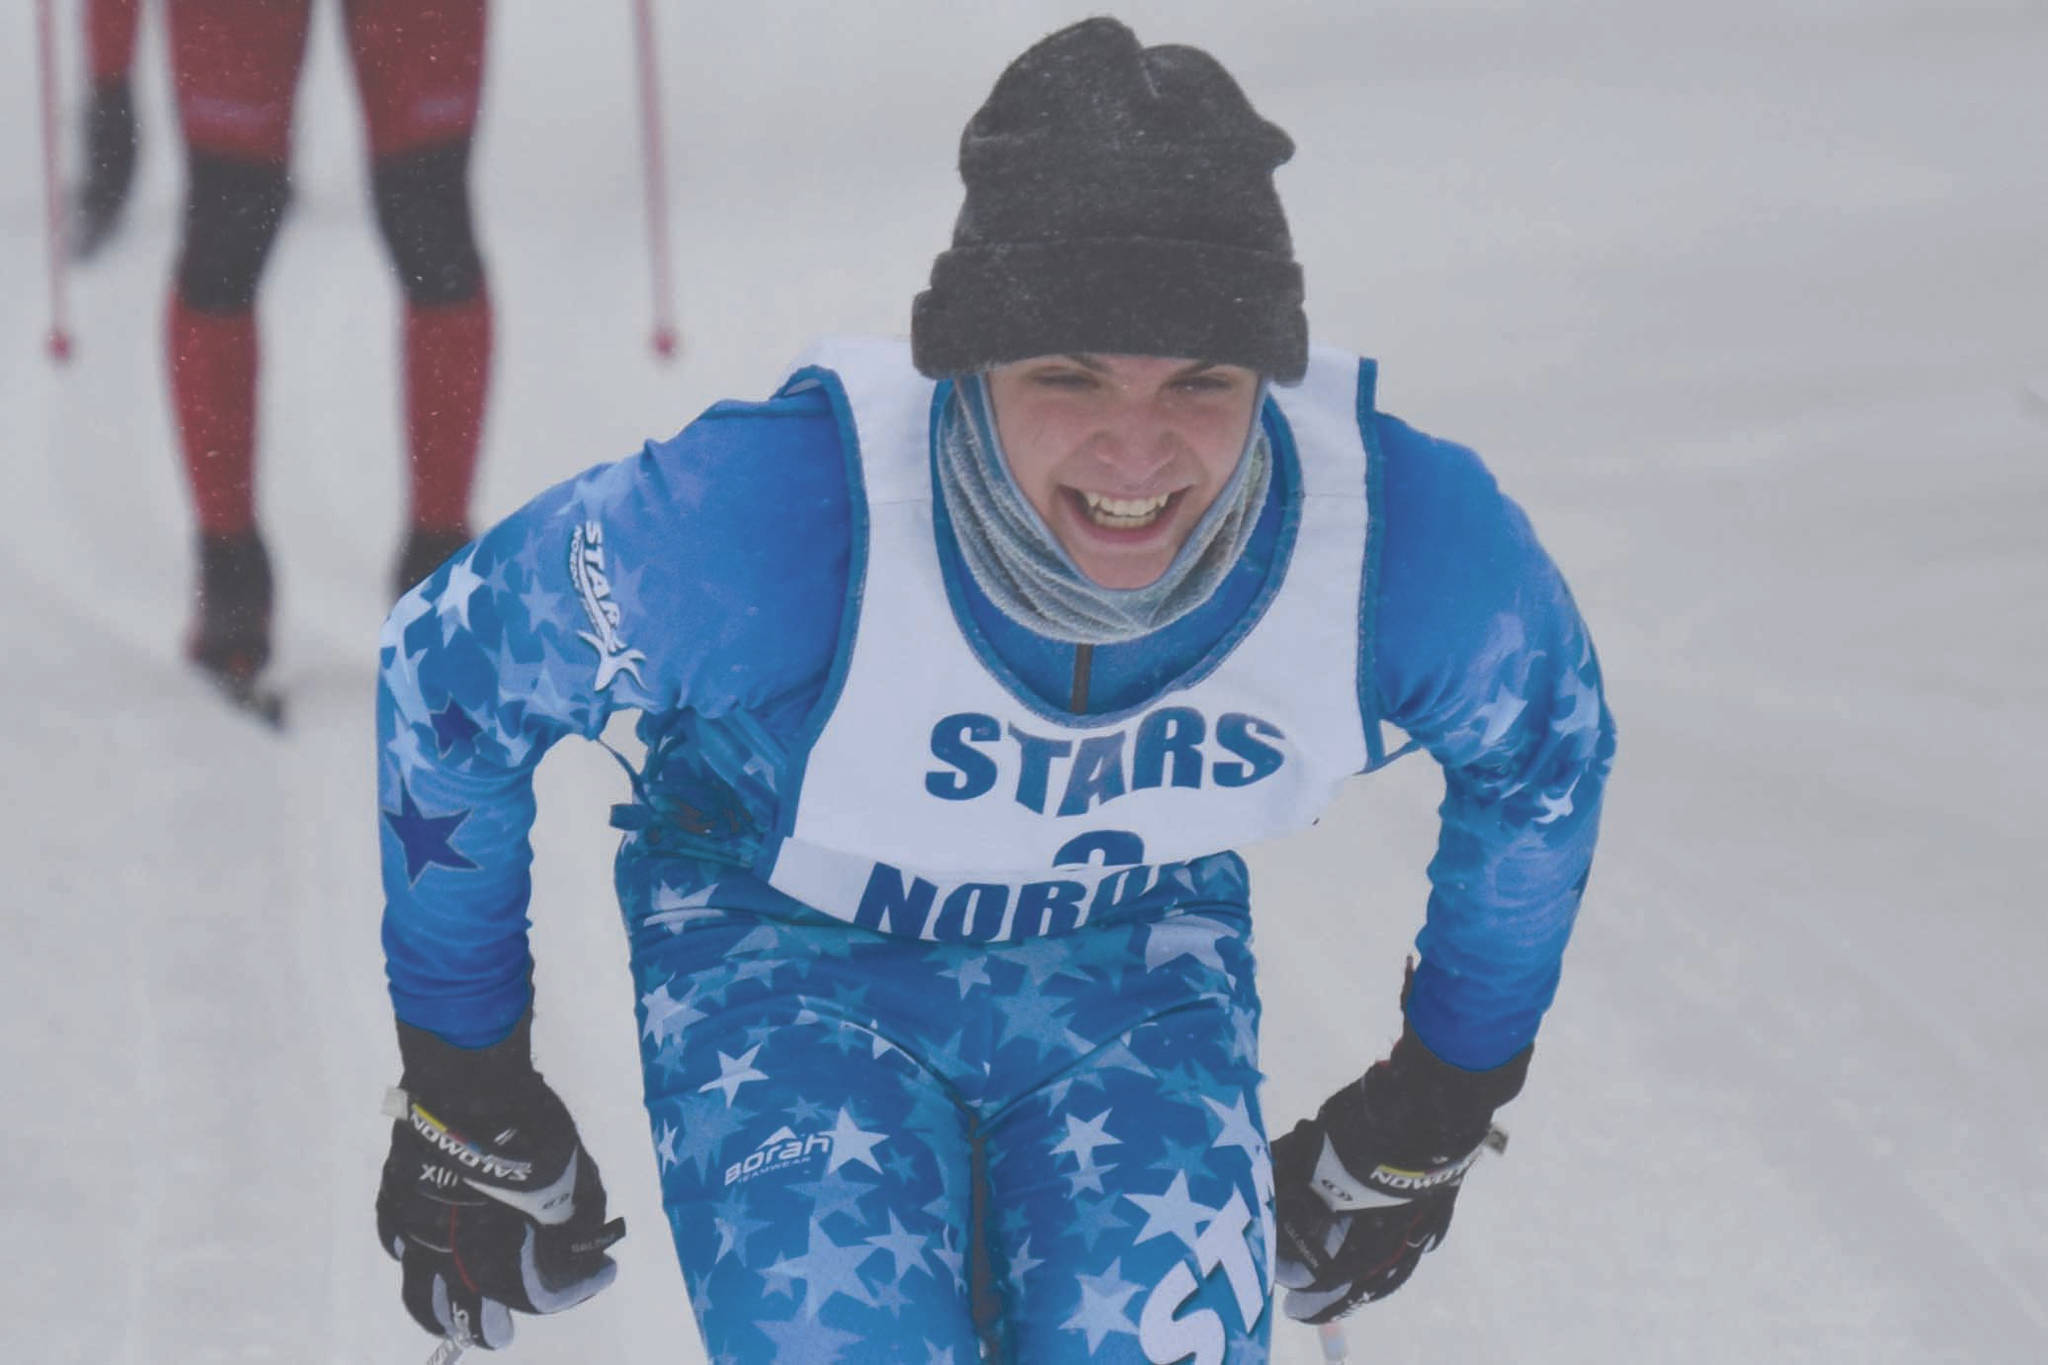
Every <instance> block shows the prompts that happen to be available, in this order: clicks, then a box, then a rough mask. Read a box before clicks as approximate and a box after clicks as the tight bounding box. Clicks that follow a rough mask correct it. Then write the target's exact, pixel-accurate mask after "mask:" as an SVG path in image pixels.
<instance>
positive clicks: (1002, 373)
mask: <svg viewBox="0 0 2048 1365" xmlns="http://www.w3.org/2000/svg"><path fill="white" fill-rule="evenodd" d="M988 379H989V395H990V399H991V401H992V402H993V403H994V405H995V417H996V434H997V436H998V437H999V438H1000V439H1001V440H1002V443H1003V453H1004V454H1005V455H1006V456H1007V457H1008V459H1009V465H1010V476H1011V477H1012V478H1014V479H1015V480H1016V481H1017V487H1018V488H1019V489H1020V490H1022V492H1023V494H1024V496H1025V497H1026V498H1029V499H1030V500H1031V505H1032V506H1033V507H1034V508H1036V509H1037V511H1038V515H1039V516H1041V517H1043V518H1044V519H1045V524H1046V525H1047V526H1048V527H1050V528H1051V529H1052V533H1053V534H1054V535H1055V536H1057V537H1059V542H1060V544H1061V545H1062V546H1064V547H1065V548H1066V551H1067V553H1068V554H1069V555H1072V556H1073V559H1074V563H1075V564H1076V565H1077V566H1078V567H1079V568H1080V570H1081V572H1083V573H1085V574H1087V575H1088V577H1089V578H1091V579H1093V580H1094V581H1095V582H1096V583H1098V584H1099V585H1101V586H1102V587H1105V588H1142V587H1144V586H1145V585H1146V584H1148V583H1151V582H1153V581H1154V580H1156V579H1157V578H1158V577H1159V576H1160V575H1161V574H1163V573H1165V572H1166V569H1167V566H1168V565H1170V564H1171V563H1172V562H1173V557H1174V554H1175V553H1176V552H1177V551H1178V550H1179V549H1180V547H1181V543H1182V542H1183V541H1185V540H1186V539H1187V538H1188V533H1189V532H1190V531H1192V530H1193V529H1194V527H1195V523H1197V522H1198V521H1200V520H1201V519H1202V514H1203V513H1204V512H1207V511H1208V510H1209V504H1211V503H1213V502H1215V501H1216V495H1217V494H1218V493H1219V492H1221V491H1222V489H1223V486H1224V484H1226V483H1228V482H1229V480H1230V476H1231V473H1232V472H1233V471H1234V470H1235V469H1236V468H1237V459H1238V456H1239V455H1240V454H1242V453H1243V451H1244V445H1245V439H1246V437H1247V436H1249V435H1250V433H1251V423H1252V408H1253V405H1254V403H1255V402H1256V401H1257V398H1258V392H1259V380H1258V376H1257V375H1256V374H1254V373H1253V372H1252V371H1250V370H1248V369H1245V368H1243V367H1242V366H1238V365H1212V364H1209V363H1207V362H1206V361H1199V360H1172V359H1166V358H1163V357H1160V356H1138V355H1047V356H1035V357H1033V358H1032V359H1029V360H1019V361H1016V362H1014V363H1012V364H1008V365H1000V366H997V367H996V368H995V369H993V370H991V371H989V376H988Z"/></svg>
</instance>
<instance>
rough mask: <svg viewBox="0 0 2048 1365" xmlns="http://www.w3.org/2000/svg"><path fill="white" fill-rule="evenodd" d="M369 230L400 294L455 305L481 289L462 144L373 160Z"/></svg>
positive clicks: (466, 146) (465, 148) (428, 302)
mask: <svg viewBox="0 0 2048 1365" xmlns="http://www.w3.org/2000/svg"><path fill="white" fill-rule="evenodd" d="M371 183H372V187H373V190H374V193H375V196H376V201H377V226H378V228H379V229H380V230H381V231H382V232H383V234H384V243H385V245H386V246H387V247H388V248H389V249H390V251H391V263H392V264H393V265H394V266H395V267H397V270H398V280H399V284H400V285H401V287H403V288H404V290H405V296H406V298H407V299H409V300H411V301H412V302H413V303H417V304H426V305H433V304H445V303H462V302H465V301H466V300H469V299H472V298H475V297H476V295H477V292H478V291H479V290H480V289H482V287H483V274H484V267H483V260H482V258H481V257H480V256H479V255H478V254H477V248H476V231H475V228H474V226H473V224H472V222H471V218H470V208H469V140H468V139H467V138H464V139H462V140H461V141H458V142H451V143H444V144H443V145H441V146H438V147H428V148H425V149H424V150H421V151H416V152H407V153H405V154H404V155H401V156H393V157H387V158H385V159H383V160H381V161H379V162H378V163H377V165H376V167H375V169H374V170H373V171H372V172H371Z"/></svg>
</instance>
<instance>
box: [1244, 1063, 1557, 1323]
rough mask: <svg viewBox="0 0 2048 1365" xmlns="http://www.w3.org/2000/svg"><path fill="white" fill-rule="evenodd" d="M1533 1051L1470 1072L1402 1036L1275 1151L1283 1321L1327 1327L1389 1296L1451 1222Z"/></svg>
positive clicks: (1278, 1272) (1493, 1141)
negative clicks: (1497, 1115) (1462, 1187)
mask: <svg viewBox="0 0 2048 1365" xmlns="http://www.w3.org/2000/svg"><path fill="white" fill-rule="evenodd" d="M1533 1050H1534V1049H1533V1045H1532V1046H1531V1047H1528V1048H1524V1049H1522V1051H1521V1052H1520V1053H1518V1054H1517V1055H1516V1056H1515V1057H1513V1058H1512V1059H1510V1060H1509V1061H1508V1062H1506V1063H1505V1064H1503V1065H1501V1066H1498V1067H1495V1068H1494V1069H1493V1070H1491V1071H1465V1070H1462V1069H1460V1068H1458V1067H1455V1066H1452V1065H1451V1064H1450V1063H1449V1062H1446V1061H1443V1060H1441V1059H1440V1058H1438V1057H1437V1056H1436V1055H1435V1054H1434V1053H1432V1052H1431V1051H1430V1050H1429V1049H1428V1048H1426V1047H1424V1046H1423V1045H1422V1043H1421V1042H1420V1041H1419V1040H1418V1039H1417V1038H1416V1037H1415V1035H1414V1034H1413V1033H1411V1032H1407V1031H1405V1030H1404V1031H1403V1033H1402V1034H1401V1040H1400V1041H1399V1042H1398V1043H1396V1044H1395V1045H1394V1050H1393V1053H1392V1054H1391V1055H1390V1056H1389V1057H1388V1058H1387V1059H1386V1060H1385V1061H1382V1062H1380V1063H1378V1064H1376V1065H1375V1066H1374V1067H1373V1068H1372V1069H1371V1070H1370V1071H1368V1072H1366V1073H1365V1076H1364V1077H1363V1079H1361V1080H1359V1081H1357V1082H1355V1083H1354V1084H1351V1085H1347V1086H1345V1087H1344V1088H1343V1089H1342V1090H1340V1091H1338V1092H1337V1093H1336V1094H1335V1095H1332V1096H1331V1097H1330V1098H1329V1099H1328V1100H1327V1101H1325V1102H1324V1104H1323V1107H1322V1108H1321V1109H1319V1110H1318V1111H1316V1116H1315V1117H1314V1118H1312V1119H1303V1120H1302V1121H1301V1122H1300V1123H1297V1124H1295V1125H1294V1131H1292V1132H1290V1133H1288V1134H1286V1135H1285V1136H1283V1137H1281V1138H1280V1139H1279V1140H1278V1141H1277V1142H1275V1143H1274V1144H1273V1198H1274V1216H1275V1221H1276V1222H1277V1223H1278V1225H1279V1226H1278V1237H1277V1245H1276V1248H1275V1259H1276V1261H1277V1262H1278V1264H1277V1265H1276V1266H1275V1267H1274V1276H1273V1278H1274V1280H1275V1281H1276V1282H1277V1283H1278V1284H1280V1285H1281V1286H1282V1287H1284V1288H1285V1289H1287V1291H1288V1293H1287V1296H1286V1299H1285V1301H1284V1303H1283V1305H1282V1306H1283V1308H1284V1310H1285V1311H1286V1313H1287V1316H1289V1317H1291V1318H1295V1319H1298V1320H1299V1321H1302V1322H1328V1321H1330V1320H1331V1319H1332V1318H1338V1317H1342V1316H1343V1315H1344V1314H1346V1313H1348V1312H1350V1311H1351V1310H1352V1309H1354V1308H1356V1307H1357V1306H1358V1305H1359V1304H1361V1303H1367V1302H1370V1301H1371V1300H1373V1299H1383V1298H1385V1297H1386V1296H1387V1295H1389V1294H1391V1293H1393V1292H1394V1291H1395V1290H1396V1289H1399V1288H1400V1287H1401V1286H1402V1285H1403V1284H1405V1283H1406V1282H1407V1280H1408V1277H1409V1276H1410V1275H1412V1274H1414V1273H1415V1265H1416V1262H1418V1261H1420V1260H1421V1259H1422V1253H1423V1252H1425V1251H1428V1250H1430V1249H1431V1248H1432V1247H1435V1246H1436V1245H1437V1244H1438V1243H1439V1242H1441V1241H1443V1239H1444V1234H1445V1233H1447V1232H1448V1231H1449V1230H1450V1226H1451V1206H1452V1205H1453V1204H1454V1203H1455V1202H1456V1200H1457V1198H1458V1184H1459V1182H1460V1181H1462V1180H1463V1179H1464V1177H1465V1172H1466V1171H1467V1170H1469V1169H1470V1168H1471V1165H1472V1163H1473V1162H1474V1161H1476V1160H1477V1159H1478V1157H1479V1153H1480V1150H1481V1149H1482V1148H1483V1147H1485V1146H1488V1145H1494V1146H1498V1145H1500V1143H1502V1142H1504V1141H1505V1138H1504V1137H1499V1138H1495V1137H1493V1136H1491V1134H1492V1132H1493V1111H1494V1110H1495V1109H1496V1108H1497V1107H1499V1106H1500V1105H1503V1104H1506V1103H1507V1102H1508V1101H1509V1100H1511V1099H1513V1098H1514V1097H1515V1095H1516V1094H1517V1093H1518V1092H1519V1091H1520V1090H1521V1088H1522V1078H1523V1076H1524V1075H1525V1074H1527V1072H1528V1070H1529V1056H1530V1053H1531V1052H1532V1051H1533Z"/></svg>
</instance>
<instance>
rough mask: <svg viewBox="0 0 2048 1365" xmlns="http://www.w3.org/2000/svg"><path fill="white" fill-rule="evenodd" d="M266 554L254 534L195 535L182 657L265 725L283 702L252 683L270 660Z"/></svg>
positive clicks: (279, 715) (279, 713) (280, 716)
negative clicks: (194, 571) (194, 584)
mask: <svg viewBox="0 0 2048 1365" xmlns="http://www.w3.org/2000/svg"><path fill="white" fill-rule="evenodd" d="M270 603H271V582H270V556H269V555H268V554H267V553H266V552H265V551H264V548H263V540H262V537H260V536H258V535H257V534H256V533H255V532H254V531H246V532H243V533H242V534H240V535H232V536H217V535H201V536H200V537H199V587H198V591H197V592H196V594H195V595H194V611H193V617H192V629H191V631H190V632H189V633H188V634H187V635H186V637H185V655H186V657H187V658H189V659H191V660H192V662H193V663H195V664H197V665H198V666H199V669H200V671H201V672H203V673H205V674H206V676H207V678H208V679H209V680H210V681H211V682H212V683H213V685H214V686H215V687H216V688H218V689H219V690H220V693H221V695H222V696H224V697H226V698H227V699H228V700H229V701H230V702H232V703H234V704H235V705H236V706H239V707H241V708H242V709H243V710H246V711H249V712H251V713H253V714H255V715H256V716H257V717H259V718H260V719H262V720H264V721H266V722H268V723H269V724H271V725H279V724H282V723H283V720H284V703H283V700H282V698H280V697H279V696H278V695H277V693H276V692H274V691H272V690H270V689H268V688H266V687H264V686H263V685H262V684H260V683H259V682H258V675H260V674H261V673H262V671H263V667H264V665H265V664H268V663H269V662H270Z"/></svg>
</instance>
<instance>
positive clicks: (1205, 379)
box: [1177, 374, 1237, 393]
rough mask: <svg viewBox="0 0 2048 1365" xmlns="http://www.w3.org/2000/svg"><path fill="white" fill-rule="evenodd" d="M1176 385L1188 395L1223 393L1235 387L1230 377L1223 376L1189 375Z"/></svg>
mask: <svg viewBox="0 0 2048 1365" xmlns="http://www.w3.org/2000/svg"><path fill="white" fill-rule="evenodd" d="M1177 383H1178V386H1179V387H1180V388H1182V389H1185V390H1186V391H1187V392H1189V393H1224V392H1227V391H1229V390H1230V389H1233V388H1236V387H1237V385H1236V384H1235V382H1234V381H1232V379H1231V378H1230V376H1229V375H1224V374H1191V375H1189V376H1188V377H1187V378H1186V379H1182V380H1179V381H1177Z"/></svg>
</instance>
